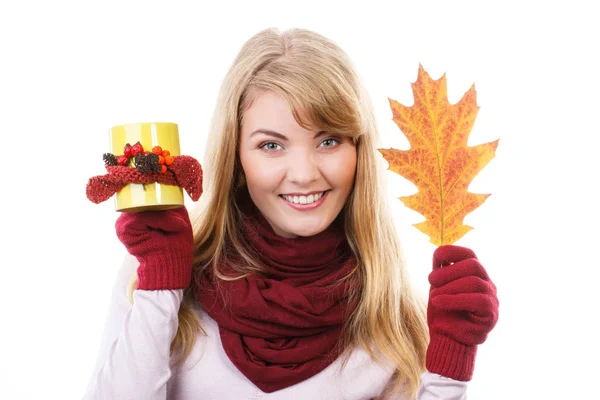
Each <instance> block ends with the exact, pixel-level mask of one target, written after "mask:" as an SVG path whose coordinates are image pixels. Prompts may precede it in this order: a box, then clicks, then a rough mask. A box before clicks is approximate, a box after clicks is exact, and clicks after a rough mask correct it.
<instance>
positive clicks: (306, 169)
mask: <svg viewBox="0 0 600 400" xmlns="http://www.w3.org/2000/svg"><path fill="white" fill-rule="evenodd" d="M320 176H321V173H320V171H319V165H318V160H317V159H316V157H315V156H314V155H313V154H312V152H310V151H308V152H307V151H299V152H296V154H294V156H293V157H290V158H289V163H288V166H287V179H288V180H289V181H291V182H294V183H296V184H298V185H301V186H306V185H308V184H310V183H312V182H314V181H316V180H317V179H319V177H320Z"/></svg>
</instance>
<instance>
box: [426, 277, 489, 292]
mask: <svg viewBox="0 0 600 400" xmlns="http://www.w3.org/2000/svg"><path fill="white" fill-rule="evenodd" d="M461 293H488V294H491V293H493V289H492V287H491V285H490V282H489V281H486V280H484V279H481V278H480V277H478V276H473V275H469V276H465V277H462V278H458V279H456V280H453V281H451V282H448V283H446V284H445V285H442V286H440V287H438V288H435V289H433V290H432V291H431V294H430V296H431V297H436V296H440V295H443V294H461Z"/></svg>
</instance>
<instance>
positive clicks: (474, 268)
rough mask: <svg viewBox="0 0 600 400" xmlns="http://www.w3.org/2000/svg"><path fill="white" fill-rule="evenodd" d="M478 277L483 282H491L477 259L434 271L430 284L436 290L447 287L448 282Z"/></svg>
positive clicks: (430, 276)
mask: <svg viewBox="0 0 600 400" xmlns="http://www.w3.org/2000/svg"><path fill="white" fill-rule="evenodd" d="M466 276H477V277H479V278H481V279H483V280H486V281H488V280H490V278H489V276H488V274H487V272H486V270H485V268H483V265H481V263H480V262H479V260H477V259H476V258H469V259H466V260H461V261H458V262H456V263H454V264H453V265H450V266H448V267H444V268H437V269H434V270H433V271H431V272H430V273H429V283H431V286H433V287H434V288H438V287H441V286H443V285H446V284H447V283H448V282H452V281H454V280H457V279H460V278H463V277H466Z"/></svg>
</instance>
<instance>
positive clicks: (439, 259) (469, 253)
mask: <svg viewBox="0 0 600 400" xmlns="http://www.w3.org/2000/svg"><path fill="white" fill-rule="evenodd" d="M467 258H477V256H476V255H475V253H474V252H473V250H471V249H469V248H467V247H461V246H453V245H446V246H440V247H438V248H437V249H435V251H434V252H433V268H434V269H436V268H440V267H445V266H447V265H450V264H453V263H455V262H458V261H461V260H465V259H467Z"/></svg>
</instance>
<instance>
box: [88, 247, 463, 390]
mask: <svg viewBox="0 0 600 400" xmlns="http://www.w3.org/2000/svg"><path fill="white" fill-rule="evenodd" d="M138 265H139V263H138V261H137V260H136V259H135V258H133V257H132V256H129V255H128V256H127V257H126V260H125V262H124V263H123V266H122V267H121V269H120V270H119V274H118V278H117V280H116V283H115V285H114V288H113V293H112V298H111V302H110V307H109V312H108V316H107V320H106V325H105V330H104V335H103V338H102V343H101V345H100V351H99V355H98V360H97V363H96V368H95V369H94V372H93V374H92V377H91V379H90V381H89V383H88V386H87V389H86V393H85V395H84V397H83V399H85V400H91V399H94V400H100V399H102V400H109V399H110V400H129V399H132V400H133V399H135V400H167V399H168V400H202V399H228V400H229V399H232V400H235V399H264V400H284V399H285V400H292V399H302V400H305V399H310V400H312V399H334V400H338V399H339V400H341V399H348V400H350V399H352V400H359V399H372V398H376V397H377V396H379V395H380V394H381V392H382V391H383V389H384V388H385V387H386V385H387V384H389V383H390V378H391V376H392V372H393V367H392V366H391V364H389V363H383V362H379V363H378V362H375V361H374V360H372V359H371V357H370V356H369V355H368V354H367V353H366V352H364V351H362V350H360V349H356V350H354V352H353V353H352V355H351V358H350V360H349V362H348V364H347V365H346V366H345V367H344V368H343V369H341V364H340V362H339V360H338V361H336V362H334V363H333V364H331V365H330V366H329V367H327V368H326V369H325V370H323V371H321V372H320V373H318V374H317V375H315V376H313V377H311V378H309V379H307V380H305V381H303V382H300V383H297V384H295V385H293V386H290V387H287V388H285V389H282V390H278V391H276V392H273V393H264V392H262V391H261V390H260V389H258V388H257V387H256V386H255V385H254V384H253V383H252V382H251V381H250V380H248V379H247V378H246V377H245V376H244V375H242V373H240V372H239V371H238V370H237V368H236V367H235V366H234V365H233V364H232V363H231V361H230V360H229V358H228V357H227V354H226V353H225V351H224V350H223V347H222V345H221V338H220V336H219V327H218V325H217V323H216V322H215V321H214V320H213V319H212V318H210V317H209V316H208V315H207V314H206V313H205V312H204V311H203V310H202V309H201V308H200V307H199V306H198V307H197V308H196V311H197V313H198V316H199V317H200V321H201V324H202V328H203V329H204V330H205V331H206V336H204V335H201V336H199V337H198V340H197V341H196V344H195V346H194V349H193V351H192V353H191V355H190V357H188V359H187V360H186V362H185V364H184V365H183V366H182V367H181V368H171V367H170V366H169V348H170V344H171V341H172V340H173V338H174V337H175V334H176V332H177V324H178V320H177V312H178V310H179V306H180V304H181V301H182V299H183V290H182V289H179V290H154V291H151V290H135V291H134V293H133V298H134V304H133V305H132V304H130V303H129V301H128V300H127V295H126V287H127V283H128V282H129V279H130V278H131V276H132V274H133V272H134V271H135V269H136V268H137V267H138ZM466 390H467V383H466V382H461V381H456V380H453V379H450V378H446V377H443V376H440V375H437V374H432V373H430V372H427V371H426V372H425V373H423V375H422V383H421V387H420V389H419V393H418V396H417V399H418V400H434V399H437V400H441V399H444V400H464V399H466ZM394 399H397V400H405V399H404V398H403V397H401V396H400V395H397V396H395V397H394Z"/></svg>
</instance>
